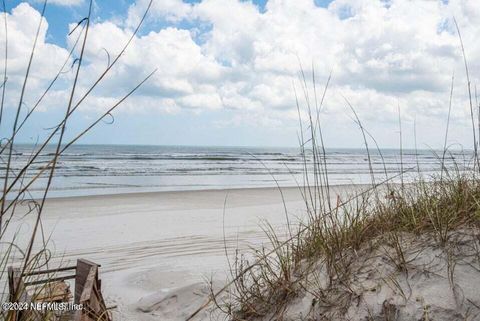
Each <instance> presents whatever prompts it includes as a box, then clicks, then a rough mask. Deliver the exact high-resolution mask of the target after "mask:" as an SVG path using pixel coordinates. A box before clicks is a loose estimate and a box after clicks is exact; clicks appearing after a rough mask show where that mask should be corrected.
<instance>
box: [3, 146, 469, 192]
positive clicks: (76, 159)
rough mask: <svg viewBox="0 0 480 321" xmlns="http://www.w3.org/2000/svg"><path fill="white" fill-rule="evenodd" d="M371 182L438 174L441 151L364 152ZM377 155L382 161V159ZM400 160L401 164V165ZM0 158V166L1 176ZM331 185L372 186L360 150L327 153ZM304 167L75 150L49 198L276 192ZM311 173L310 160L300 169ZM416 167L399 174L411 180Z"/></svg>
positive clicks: (254, 156)
mask: <svg viewBox="0 0 480 321" xmlns="http://www.w3.org/2000/svg"><path fill="white" fill-rule="evenodd" d="M32 150H34V146H33V145H17V146H15V152H14V157H13V166H12V167H13V170H14V171H15V172H18V171H20V169H21V168H22V166H24V164H26V162H27V161H28V159H29V158H30V157H31V155H32ZM53 152H54V146H48V147H47V148H46V149H45V150H44V151H43V152H42V153H41V156H39V157H38V158H37V160H36V162H35V164H34V166H33V168H32V170H30V171H29V172H27V174H26V176H25V178H24V180H23V181H24V184H26V183H27V182H28V180H29V179H31V178H32V177H34V176H35V175H36V173H37V172H38V169H40V168H42V167H43V166H45V164H46V163H47V162H48V161H50V160H51V158H52V155H53ZM370 154H371V155H370V156H371V162H372V168H373V171H374V174H375V179H376V180H377V182H379V181H381V180H383V179H385V177H386V175H385V169H386V171H387V175H388V176H393V175H395V174H396V173H399V172H400V171H401V168H402V163H403V168H404V169H408V168H412V167H416V165H417V164H418V165H419V167H420V169H421V171H422V173H423V174H424V175H431V174H433V173H436V172H438V171H439V169H440V163H441V162H440V159H439V158H441V157H442V153H441V152H435V151H431V150H418V151H417V152H415V150H403V152H402V155H400V152H399V150H393V149H385V150H381V154H380V152H379V151H377V150H371V151H370ZM471 156H472V154H471V152H462V151H456V152H452V153H451V154H449V155H447V161H446V163H447V164H448V167H450V168H452V167H453V164H456V165H458V167H459V168H460V169H463V168H465V167H466V166H468V165H469V164H470V163H471V158H472V157H471ZM382 157H383V159H382ZM401 160H402V161H401ZM4 162H5V160H3V166H2V167H1V168H0V171H2V172H1V174H2V177H4V175H5V164H4ZM326 162H327V168H328V178H329V183H330V184H331V185H338V184H365V183H370V182H371V175H370V169H369V162H368V155H367V153H366V152H365V150H364V149H332V148H330V149H327V150H326ZM304 166H305V164H304V162H303V157H302V154H301V153H300V149H299V148H272V147H266V148H265V147H198V146H138V145H135V146H134V145H74V146H72V147H70V148H69V149H68V150H67V151H66V152H65V153H64V154H63V155H62V157H61V158H60V159H59V162H58V166H57V169H56V174H55V178H54V180H53V184H52V186H51V190H50V193H49V196H50V197H64V196H84V195H102V194H117V193H134V192H154V191H181V190H205V189H226V188H254V187H275V186H277V184H278V185H280V186H282V187H290V186H297V185H298V184H300V185H302V184H303V174H302V173H303V169H304ZM307 166H308V168H311V167H312V162H309V164H308V165H307ZM415 173H416V169H415V170H412V172H411V173H409V174H407V175H406V179H408V178H410V179H411V178H412V177H413V176H414V175H415ZM45 183H46V177H42V178H40V179H39V180H37V181H36V183H35V184H33V185H32V186H31V188H30V190H29V191H30V194H29V195H26V197H39V196H40V195H41V190H42V189H43V187H44V186H45Z"/></svg>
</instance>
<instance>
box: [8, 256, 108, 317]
mask: <svg viewBox="0 0 480 321" xmlns="http://www.w3.org/2000/svg"><path fill="white" fill-rule="evenodd" d="M99 267H100V265H98V264H95V263H93V262H90V261H88V260H85V259H79V260H77V264H76V265H75V266H68V267H62V268H58V269H50V270H41V271H30V272H25V273H23V274H22V273H21V270H20V269H19V268H14V267H9V268H8V285H9V294H10V303H12V304H16V305H15V306H12V307H14V309H11V310H10V311H9V314H8V317H7V320H8V321H24V320H28V321H40V320H42V321H43V320H49V321H50V320H51V321H57V320H58V321H60V320H61V321H94V320H95V321H111V320H112V317H111V314H110V312H109V309H108V308H107V307H106V305H105V300H104V299H103V295H102V291H101V285H102V283H101V280H100V279H99V277H98V268H99ZM70 271H75V273H74V274H67V275H60V276H57V275H59V274H63V273H66V272H70ZM45 275H46V276H47V277H46V278H45ZM52 275H55V276H54V277H51V276H52ZM32 278H33V279H32ZM67 280H75V292H74V296H73V302H72V301H71V299H72V294H71V292H70V286H69V285H68V284H67V283H66V282H65V281H67ZM32 287H33V293H31V292H29V289H31V288H32ZM45 303H47V304H54V303H63V304H64V303H68V304H69V305H68V307H69V308H67V309H65V310H66V311H60V312H61V313H60V314H58V313H54V312H55V311H52V312H50V311H49V313H44V311H39V310H38V309H35V308H32V306H33V307H35V304H45ZM32 304H33V305H32ZM73 308H74V309H73ZM40 310H41V309H40ZM53 310H55V309H53ZM57 312H58V311H57ZM46 314H48V315H46Z"/></svg>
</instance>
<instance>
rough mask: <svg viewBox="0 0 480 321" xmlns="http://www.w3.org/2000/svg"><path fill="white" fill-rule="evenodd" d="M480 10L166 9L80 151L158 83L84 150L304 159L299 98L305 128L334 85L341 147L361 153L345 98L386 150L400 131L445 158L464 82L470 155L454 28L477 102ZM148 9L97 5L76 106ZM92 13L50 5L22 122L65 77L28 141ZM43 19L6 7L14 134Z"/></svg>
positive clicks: (438, 4) (334, 134)
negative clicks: (126, 148) (289, 149)
mask: <svg viewBox="0 0 480 321" xmlns="http://www.w3.org/2000/svg"><path fill="white" fill-rule="evenodd" d="M477 1H478V0H455V1H453V0H450V1H446V0H442V1H440V0H439V1H435V0H426V1H420V0H412V1H405V0H331V1H330V0H315V1H314V0H268V1H267V0H258V1H240V0H191V1H182V0H161V1H160V0H154V1H153V5H152V7H151V8H150V10H149V12H148V13H147V17H146V19H145V21H144V23H143V24H142V25H141V27H140V30H139V32H138V34H137V35H135V36H134V37H133V40H132V42H131V43H130V45H129V46H128V47H127V49H126V51H125V53H124V54H123V55H122V56H121V57H120V59H118V61H116V62H115V64H114V65H113V67H111V69H110V71H109V73H108V74H107V76H106V77H105V78H103V79H102V80H101V81H100V82H99V83H98V85H96V86H95V88H94V89H93V91H91V93H90V94H89V95H88V97H87V98H86V99H84V100H83V101H82V103H81V104H80V105H79V107H78V109H77V110H76V111H75V112H74V114H73V115H72V117H71V119H70V120H69V123H68V124H67V134H66V135H67V139H70V138H72V137H75V135H76V134H78V133H79V132H81V131H82V130H83V129H84V128H86V127H88V126H89V125H90V124H91V123H92V122H93V121H95V120H96V118H97V117H98V116H99V115H101V114H102V113H104V112H105V110H107V109H108V108H110V107H111V106H113V105H114V104H115V103H116V102H117V101H118V100H119V99H121V98H122V97H123V96H124V95H125V94H127V93H128V92H129V91H130V90H131V89H132V88H134V87H135V86H136V85H137V84H138V83H139V82H141V81H142V80H143V78H144V77H146V76H147V75H148V74H149V73H151V72H152V71H154V70H156V72H155V74H154V75H153V76H152V77H151V78H150V79H149V80H148V81H147V82H146V83H145V84H144V85H143V86H141V87H140V88H139V89H138V90H137V91H136V92H135V93H134V94H133V95H132V96H130V97H128V98H127V99H126V100H125V101H124V102H123V103H122V104H121V105H120V106H119V107H118V108H116V109H115V110H114V112H113V113H112V116H111V117H107V119H106V120H105V121H103V122H101V123H99V124H98V125H97V126H96V127H95V128H94V129H93V130H92V131H91V132H90V133H88V134H87V135H86V136H85V137H84V138H82V140H81V142H82V143H91V144H155V145H220V146H296V145H297V144H298V137H299V135H300V132H299V130H300V127H299V116H298V109H297V101H298V106H299V109H300V118H301V119H302V120H305V115H306V113H305V111H306V110H307V107H308V105H309V104H310V105H311V106H312V105H314V104H315V99H314V97H315V93H316V94H317V97H319V96H321V94H322V93H323V90H324V87H325V84H326V83H327V79H328V78H329V76H330V75H331V80H330V83H329V87H328V90H327V91H326V96H325V101H324V104H323V106H322V108H321V112H320V121H321V124H322V127H323V133H324V136H325V144H326V145H327V146H328V147H362V145H363V141H362V137H361V132H360V131H359V128H358V126H357V125H356V124H355V122H354V121H353V114H352V111H351V110H350V109H349V107H348V104H347V101H348V102H349V103H350V104H351V105H352V106H353V107H354V108H355V110H356V112H357V113H358V116H359V117H360V119H361V121H362V122H363V125H364V127H365V128H367V129H368V130H369V132H370V133H371V134H372V135H373V136H374V137H375V138H376V140H377V142H378V144H379V145H380V146H382V147H390V148H396V147H398V146H399V141H400V131H399V119H401V124H402V142H403V146H404V147H407V148H408V147H413V146H414V145H415V142H416V144H417V145H418V146H419V148H439V147H442V146H443V143H444V137H445V130H446V123H447V117H448V110H449V101H450V99H449V97H450V91H451V86H452V84H453V95H452V105H451V106H452V107H451V117H450V127H449V132H448V133H449V135H448V144H449V145H452V146H454V147H456V148H462V147H463V148H471V146H472V125H471V118H470V115H471V114H470V113H471V111H470V104H469V94H468V82H467V77H466V71H465V66H464V61H463V58H462V50H461V46H460V41H459V37H458V34H457V30H456V27H455V23H454V18H455V19H456V21H457V23H458V26H459V29H460V32H461V35H462V39H463V42H464V49H465V55H466V58H467V63H468V70H469V76H470V80H471V92H472V95H473V103H474V104H476V102H475V89H476V84H480V83H479V72H480V42H478V34H479V31H480V30H479V28H480V27H479V26H480V6H478V2H477ZM148 2H149V1H148V0H137V1H132V0H116V1H114V0H102V1H100V0H96V1H94V2H93V5H92V8H93V9H92V15H91V25H90V29H89V31H88V37H87V41H86V44H85V52H84V59H83V61H82V67H81V69H80V73H79V80H78V84H77V89H76V94H75V96H74V102H78V101H79V100H80V99H81V97H82V96H83V95H84V94H85V93H86V92H87V91H88V89H89V88H90V87H91V86H92V84H94V83H95V81H96V80H97V79H98V77H99V75H101V74H102V73H103V72H104V70H105V69H106V68H107V67H108V66H109V64H111V63H112V62H113V61H114V59H115V57H117V55H118V54H119V53H120V52H121V50H122V48H123V46H124V45H125V44H126V43H127V42H128V40H129V38H130V37H131V35H132V33H133V31H134V30H135V28H136V27H137V26H138V24H139V22H140V20H141V17H142V16H143V14H144V12H145V10H146V8H147V6H148ZM89 3H90V2H89V1H88V0H50V1H48V3H47V6H46V10H45V15H44V18H43V20H42V25H41V29H40V34H39V40H38V43H37V47H36V50H35V53H34V58H33V62H32V67H31V72H30V77H29V79H28V82H27V85H26V90H25V93H26V94H25V99H24V104H23V105H22V108H21V113H20V117H21V118H22V117H24V116H25V115H26V114H27V112H28V111H29V110H30V109H31V108H32V107H33V106H35V104H36V102H37V101H38V99H39V98H40V97H41V96H42V94H43V93H44V91H45V89H46V88H47V87H48V86H49V84H50V82H51V81H52V79H53V78H54V77H55V75H56V74H57V73H58V71H59V70H62V72H61V73H60V77H59V78H58V79H57V81H56V82H55V83H54V85H53V86H52V87H51V89H50V90H49V91H48V93H47V95H46V96H45V97H44V99H43V100H42V102H41V104H40V105H39V106H38V108H37V109H36V110H35V112H34V113H33V114H32V115H33V116H32V118H31V119H30V120H29V122H28V123H26V125H25V126H24V127H23V128H22V130H21V132H20V134H19V136H18V139H17V141H18V142H26V143H35V142H37V141H41V140H42V138H44V137H45V136H46V135H47V134H48V132H49V128H51V127H52V126H55V125H56V124H58V122H59V120H60V119H61V118H62V116H63V115H64V114H65V110H66V108H67V105H68V98H69V93H70V91H71V88H72V83H73V79H74V73H75V69H76V66H77V65H76V62H77V60H76V59H77V58H78V57H79V56H80V47H81V46H80V45H78V44H77V45H75V43H76V40H77V39H79V37H80V36H82V37H83V36H84V29H83V28H82V26H84V25H85V23H84V22H83V23H82V24H81V25H80V27H78V28H75V26H76V25H77V23H78V22H79V21H82V19H83V18H84V17H86V16H87V13H88V8H89ZM42 8H43V2H42V1H39V0H32V1H27V2H22V1H6V15H3V16H2V17H1V19H0V20H1V21H0V72H1V73H0V75H3V72H4V62H5V46H6V42H5V39H8V45H7V49H8V58H7V81H6V100H5V112H4V117H3V119H2V123H1V124H0V134H1V136H2V137H6V136H8V135H9V134H10V133H11V130H12V126H13V122H14V121H13V120H14V116H15V111H16V107H17V106H18V101H19V97H20V92H21V86H22V84H23V80H24V76H25V72H26V67H27V64H28V58H29V56H30V53H31V49H32V45H33V42H34V35H35V32H36V29H37V27H38V24H39V22H40V21H41V11H42ZM5 18H6V22H7V29H6V30H7V33H6V32H5ZM71 31H72V32H71ZM82 39H83V38H82ZM72 49H73V54H72V55H71V56H70V55H69V53H70V51H71V50H72ZM64 63H65V67H63V68H62V65H63V64H64ZM302 72H303V75H304V78H303V76H302ZM0 77H1V76H0ZM303 79H305V81H303ZM452 79H453V82H452ZM479 91H480V87H479ZM474 116H475V118H476V117H477V110H476V109H475V115H474ZM414 133H416V137H415V135H414Z"/></svg>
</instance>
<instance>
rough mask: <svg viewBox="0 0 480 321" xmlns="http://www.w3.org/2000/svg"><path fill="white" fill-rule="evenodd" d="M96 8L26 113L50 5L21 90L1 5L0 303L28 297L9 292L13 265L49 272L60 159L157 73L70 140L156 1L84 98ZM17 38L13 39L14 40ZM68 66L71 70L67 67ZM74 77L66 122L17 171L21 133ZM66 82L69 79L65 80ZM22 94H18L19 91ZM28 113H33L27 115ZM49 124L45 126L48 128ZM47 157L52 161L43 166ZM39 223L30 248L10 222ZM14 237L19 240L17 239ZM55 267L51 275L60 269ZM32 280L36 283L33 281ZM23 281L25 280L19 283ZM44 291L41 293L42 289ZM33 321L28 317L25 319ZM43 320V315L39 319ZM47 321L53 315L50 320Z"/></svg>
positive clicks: (7, 314)
mask: <svg viewBox="0 0 480 321" xmlns="http://www.w3.org/2000/svg"><path fill="white" fill-rule="evenodd" d="M92 6H93V1H89V5H88V6H87V8H88V12H87V13H86V15H85V17H84V18H83V19H81V20H80V21H79V22H78V24H77V25H76V26H75V27H74V28H73V30H71V32H70V34H69V36H72V37H73V38H74V42H73V45H72V47H71V49H70V51H69V54H68V55H67V57H65V61H64V63H63V64H62V66H61V67H60V68H59V70H58V72H57V73H56V75H55V76H54V77H53V78H52V79H51V81H50V82H49V83H48V85H47V86H46V87H45V89H44V91H43V92H41V93H40V95H39V96H38V97H37V98H36V99H35V100H34V102H33V103H32V106H31V108H27V107H26V104H25V97H26V96H27V94H29V93H30V92H29V90H30V89H29V88H30V87H29V84H30V82H31V80H30V78H31V75H30V71H31V69H32V67H33V66H34V64H35V56H36V54H37V51H38V44H37V41H38V39H39V35H40V31H41V29H42V28H43V25H44V24H45V19H44V15H45V11H46V9H47V1H43V5H42V7H41V8H42V9H41V16H40V20H39V21H38V23H37V28H36V33H35V34H34V35H32V39H33V43H32V47H31V51H30V55H29V57H28V60H27V61H26V65H25V75H24V77H23V80H22V82H21V86H20V88H15V86H13V84H12V85H10V83H9V81H8V61H9V60H8V59H9V56H8V54H9V50H8V48H9V41H11V39H9V37H8V25H9V23H8V8H7V4H6V1H2V7H3V8H2V9H3V15H2V20H3V21H2V27H3V29H2V31H3V32H2V36H3V37H4V39H2V46H4V47H3V48H2V50H3V51H4V63H3V79H2V85H1V104H0V126H1V129H2V132H4V133H10V134H9V135H7V136H6V137H2V139H1V144H0V160H1V163H2V167H3V170H2V173H3V177H2V181H1V183H2V192H1V193H0V195H1V196H0V197H1V199H0V242H1V244H2V248H1V253H2V254H1V258H0V271H1V272H0V280H2V284H3V291H1V293H2V294H0V301H1V302H17V301H18V300H19V299H20V298H24V296H25V291H26V290H25V289H23V288H21V287H19V286H18V284H16V285H15V288H16V289H17V291H16V292H15V293H9V291H8V289H7V287H8V282H6V278H7V270H8V266H10V265H12V264H15V266H17V267H19V268H20V271H21V272H20V273H21V275H24V276H26V275H28V274H29V272H30V271H35V270H38V269H41V268H44V269H45V268H47V269H49V267H48V266H49V261H50V258H51V253H50V250H49V248H50V244H49V235H45V234H44V232H43V227H42V216H43V212H44V206H45V203H46V201H47V198H48V194H49V191H50V189H51V184H52V180H53V179H54V177H55V170H56V168H57V166H58V163H59V160H60V159H61V157H62V154H64V153H65V152H66V151H67V150H68V149H69V147H70V146H72V145H73V144H75V143H76V142H77V141H78V140H79V139H81V138H82V137H83V136H85V135H86V134H87V133H88V132H90V130H91V129H92V128H93V127H95V126H97V125H98V124H99V123H101V122H102V121H103V120H104V119H105V118H108V117H113V116H112V114H111V113H112V112H113V111H114V110H115V109H116V108H117V107H118V106H119V105H120V104H121V103H122V102H123V101H124V100H125V99H127V98H128V97H129V96H130V95H132V94H133V93H134V92H135V91H136V90H137V89H138V88H139V87H140V86H141V85H143V84H144V83H145V82H146V81H147V80H148V79H149V78H150V77H151V76H152V75H153V74H154V73H155V71H153V72H152V73H150V74H149V75H147V76H146V77H145V78H144V79H143V80H142V81H141V82H139V83H138V84H137V85H136V86H133V88H132V89H131V90H130V91H129V92H127V93H126V94H125V95H124V96H123V97H121V98H119V99H118V101H117V102H116V103H114V104H113V105H112V106H105V109H106V111H105V112H102V113H101V114H100V115H99V116H98V117H97V118H95V119H93V121H92V122H91V123H90V124H88V126H86V127H85V128H83V129H81V130H80V131H79V132H77V133H69V134H70V135H72V137H73V138H71V139H67V138H66V137H67V135H66V132H67V127H68V124H69V122H70V121H71V120H72V118H73V117H75V111H76V110H77V109H78V108H80V107H81V106H82V104H83V103H84V101H85V100H86V99H87V98H88V97H89V96H90V95H91V93H92V91H93V90H94V89H95V88H96V87H98V86H99V85H100V83H101V82H102V80H103V79H105V77H106V76H107V75H108V74H109V73H110V72H111V70H112V69H113V68H114V66H115V65H116V63H117V61H118V60H119V59H120V58H121V57H122V56H123V55H124V52H125V50H126V49H127V48H128V46H129V45H130V43H131V42H132V41H133V39H134V37H135V36H136V34H137V33H138V31H139V29H140V27H141V26H142V24H143V22H144V20H145V17H146V15H147V13H148V11H149V9H150V6H151V1H150V3H149V5H148V7H147V9H146V11H145V12H144V15H143V17H142V19H141V20H140V22H139V23H138V25H137V26H136V28H135V29H134V30H133V32H132V34H131V36H130V38H129V39H128V41H127V42H126V43H125V44H124V45H123V46H122V48H121V50H120V51H119V52H118V53H116V55H114V59H113V60H112V61H110V59H109V61H108V66H107V67H106V68H104V70H103V71H102V72H101V73H100V75H99V76H98V77H97V78H96V79H94V81H93V83H92V84H91V85H90V86H88V87H87V88H86V91H85V92H84V93H81V94H80V93H79V91H81V90H79V85H78V84H79V82H80V79H81V78H82V77H83V74H82V72H81V71H82V70H83V68H82V67H83V65H84V64H85V62H84V60H85V57H84V53H85V50H86V48H87V47H88V34H89V30H90V22H91V20H92ZM14 40H15V39H13V41H14ZM68 66H71V67H70V68H68ZM67 73H69V74H71V75H72V77H71V78H70V79H71V83H70V87H69V88H70V90H69V94H68V99H67V101H65V102H59V104H62V105H63V106H64V108H65V114H64V117H63V118H62V119H61V120H60V121H59V123H58V124H56V125H55V126H53V127H51V128H47V129H45V131H46V132H45V133H43V134H44V135H39V136H41V137H44V136H45V138H44V139H42V140H41V141H37V142H36V143H35V144H34V146H33V147H32V149H31V153H30V157H29V158H28V161H27V162H26V163H25V164H23V165H21V167H20V168H16V169H14V166H13V161H14V155H15V154H16V153H17V151H16V146H17V140H18V137H19V136H20V134H21V132H22V130H24V129H25V128H27V127H28V125H29V122H32V121H34V120H33V117H32V116H33V115H34V113H35V112H36V111H38V110H39V109H40V108H41V106H42V104H43V103H44V98H45V97H46V96H48V95H49V94H50V93H51V91H52V88H54V85H55V84H56V83H58V82H59V81H60V80H61V79H62V77H63V76H64V75H65V74H67ZM62 80H64V79H62ZM17 91H18V92H17ZM17 96H18V97H19V98H18V100H17V101H16V102H14V103H13V104H14V106H10V105H11V104H12V102H11V101H12V100H11V97H17ZM25 109H28V110H27V111H26V112H25ZM8 113H13V117H11V118H12V120H13V121H12V122H11V123H10V122H7V121H6V120H5V119H8V118H7V117H5V116H6V115H7V114H8ZM48 125H49V124H45V127H48ZM49 146H53V149H54V151H53V152H52V153H50V152H48V153H47V152H46V150H47V147H49ZM47 156H48V158H49V159H48V160H46V161H43V160H42V161H40V159H42V158H43V159H44V158H45V157H47ZM40 179H45V182H46V183H45V184H43V185H42V187H41V188H42V189H41V195H42V196H41V197H39V198H33V197H32V195H31V194H30V189H31V188H32V186H34V184H35V183H36V182H38V181H39V180H40ZM30 217H33V218H34V225H33V228H32V231H31V235H29V240H28V242H27V243H26V245H20V243H18V242H17V241H18V240H17V238H16V232H17V231H12V229H13V228H16V227H12V226H11V224H10V223H11V222H12V221H14V220H22V219H26V218H30ZM11 235H14V236H13V238H12V237H11ZM56 268H60V267H58V266H57V267H55V268H53V269H51V270H53V271H54V270H55V269H56ZM54 276H55V273H51V274H49V275H48V276H47V279H46V280H47V281H48V278H54ZM30 281H31V280H30ZM19 282H20V280H19ZM10 287H12V285H10ZM39 291H41V288H39ZM24 317H26V318H28V315H24ZM37 317H38V316H37ZM0 318H1V319H2V320H14V319H15V320H16V319H17V316H15V313H14V312H13V311H7V310H3V309H2V310H1V311H0ZM45 318H46V319H48V318H49V316H48V313H47V314H46V315H45Z"/></svg>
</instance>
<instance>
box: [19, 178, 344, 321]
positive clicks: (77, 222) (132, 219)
mask: <svg viewBox="0 0 480 321" xmlns="http://www.w3.org/2000/svg"><path fill="white" fill-rule="evenodd" d="M332 189H334V190H335V193H345V192H346V191H347V190H351V189H352V187H349V188H347V187H345V186H344V187H336V188H334V187H332ZM282 193H283V200H284V201H285V207H286V208H287V211H288V216H289V218H290V220H291V221H292V222H295V221H298V218H299V217H301V216H302V215H304V213H305V210H304V203H303V200H302V197H301V193H300V192H299V190H298V189H297V188H285V189H282ZM283 200H282V195H281V193H280V192H279V190H278V189H276V188H255V189H233V190H208V191H182V192H158V193H136V194H117V195H107V196H85V197H70V198H55V199H50V200H48V201H47V204H46V208H45V211H44V217H43V228H44V232H45V235H47V236H49V235H50V237H51V239H50V249H52V251H53V256H54V258H53V260H52V261H51V265H52V267H54V266H58V265H59V264H62V265H67V264H71V263H73V262H74V261H75V260H76V259H77V258H86V259H89V260H91V261H94V262H96V263H99V264H101V266H102V267H101V270H100V271H101V278H102V280H103V281H102V287H103V292H104V295H105V297H106V301H107V304H109V305H117V306H118V308H117V309H116V310H114V311H115V312H114V315H115V320H152V319H158V317H156V315H157V316H158V314H156V313H162V311H160V312H159V311H156V310H158V309H153V308H152V309H149V308H148V307H145V304H147V303H146V302H149V301H151V300H154V299H155V298H158V297H159V296H160V297H161V295H162V294H163V293H165V294H166V293H167V291H169V290H174V289H178V288H181V287H192V285H194V284H197V285H198V286H200V287H201V286H202V284H203V283H198V282H205V280H207V279H210V278H213V279H216V280H225V277H226V271H227V270H228V268H227V260H226V258H225V247H224V244H226V245H227V250H228V251H229V253H231V254H233V253H234V250H235V249H236V248H239V249H246V248H247V247H248V246H260V245H261V243H262V242H267V239H266V237H265V234H264V232H263V231H262V222H263V223H265V222H267V221H268V222H269V223H270V224H272V226H273V227H274V228H275V229H276V231H277V232H278V233H280V234H282V233H284V232H286V216H285V207H284V203H283ZM224 205H225V206H224ZM224 208H225V211H224ZM224 213H225V216H224ZM223 217H225V219H223ZM32 225H33V218H31V219H30V220H26V221H25V220H23V221H22V226H21V229H20V234H19V240H22V239H23V237H24V238H25V239H26V237H27V236H28V235H29V233H28V231H29V230H30V228H31V226H32ZM12 230H13V229H12ZM224 232H225V241H226V242H225V243H224V236H223V235H224ZM22 236H23V237H22ZM142 298H143V299H142ZM140 299H142V301H141V302H140V303H139V300H140ZM200 302H201V300H200ZM172 304H173V305H175V302H174V303H171V304H170V308H172V306H171V305H172ZM197 304H198V303H197ZM139 305H140V306H143V311H144V312H142V311H140V310H139V309H137V307H138V306H139ZM147 305H148V304H147ZM193 308H195V306H192V307H190V310H191V309H193ZM175 309H177V308H175ZM180 309H181V308H180ZM150 310H153V311H150ZM178 312H180V311H178ZM184 312H185V313H188V311H184ZM152 313H153V314H152ZM176 317H180V319H181V316H180V315H178V316H175V318H172V320H176ZM162 320H165V319H164V318H162Z"/></svg>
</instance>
